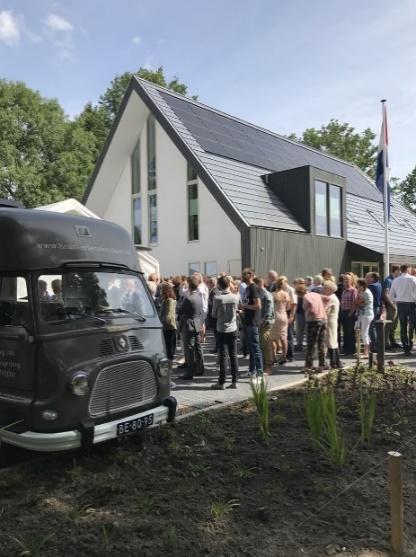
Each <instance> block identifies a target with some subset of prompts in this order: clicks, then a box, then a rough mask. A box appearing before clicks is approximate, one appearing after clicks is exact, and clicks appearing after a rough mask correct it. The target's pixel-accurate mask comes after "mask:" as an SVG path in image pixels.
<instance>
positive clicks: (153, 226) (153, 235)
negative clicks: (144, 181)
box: [149, 193, 157, 244]
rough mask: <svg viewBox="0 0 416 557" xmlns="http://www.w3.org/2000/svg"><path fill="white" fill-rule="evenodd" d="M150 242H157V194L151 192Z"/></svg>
mask: <svg viewBox="0 0 416 557" xmlns="http://www.w3.org/2000/svg"><path fill="white" fill-rule="evenodd" d="M149 243H150V244H157V194H156V193H151V194H150V193H149Z"/></svg>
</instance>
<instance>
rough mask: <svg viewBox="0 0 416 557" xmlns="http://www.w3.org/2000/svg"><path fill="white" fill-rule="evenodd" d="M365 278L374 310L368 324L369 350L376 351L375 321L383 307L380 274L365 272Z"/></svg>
mask: <svg viewBox="0 0 416 557" xmlns="http://www.w3.org/2000/svg"><path fill="white" fill-rule="evenodd" d="M365 280H366V283H367V286H368V289H369V290H370V292H371V294H372V295H373V311H374V319H373V320H372V321H371V324H370V331H369V333H370V350H371V352H377V334H376V321H378V320H379V319H380V317H381V310H382V307H383V298H382V294H383V289H382V286H381V283H380V275H379V274H378V273H375V272H371V273H367V274H366V275H365Z"/></svg>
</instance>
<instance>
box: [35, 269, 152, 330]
mask: <svg viewBox="0 0 416 557" xmlns="http://www.w3.org/2000/svg"><path fill="white" fill-rule="evenodd" d="M37 297H38V299H39V301H40V302H41V303H40V312H41V318H42V320H43V321H47V322H59V321H62V322H65V323H67V324H69V325H70V324H71V323H73V322H74V321H75V320H76V321H77V323H78V324H79V326H82V325H85V326H88V324H89V323H90V322H91V320H94V317H99V318H100V319H106V318H110V319H112V320H113V319H116V318H119V317H120V318H125V317H126V315H127V314H128V313H129V312H130V313H133V314H136V313H137V314H140V315H143V316H146V317H149V316H152V315H154V309H153V305H152V302H151V300H150V298H149V295H148V293H147V291H146V289H145V287H144V284H143V282H142V280H141V279H140V278H139V277H137V276H135V275H129V274H121V273H106V272H84V271H65V272H63V273H62V274H61V275H41V276H40V277H39V279H38V292H37ZM26 305H27V304H26Z"/></svg>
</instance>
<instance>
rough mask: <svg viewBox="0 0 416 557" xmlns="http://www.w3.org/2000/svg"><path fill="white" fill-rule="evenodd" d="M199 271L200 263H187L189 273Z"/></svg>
mask: <svg viewBox="0 0 416 557" xmlns="http://www.w3.org/2000/svg"><path fill="white" fill-rule="evenodd" d="M200 272H201V264H200V263H198V262H194V263H189V274H190V275H192V274H193V273H200Z"/></svg>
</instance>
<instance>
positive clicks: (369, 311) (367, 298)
mask: <svg viewBox="0 0 416 557" xmlns="http://www.w3.org/2000/svg"><path fill="white" fill-rule="evenodd" d="M360 297H361V298H362V299H363V300H364V304H363V305H361V306H360V315H364V316H367V317H370V316H371V315H373V295H372V294H371V291H370V290H369V289H368V288H366V289H365V290H364V292H361V293H360Z"/></svg>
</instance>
